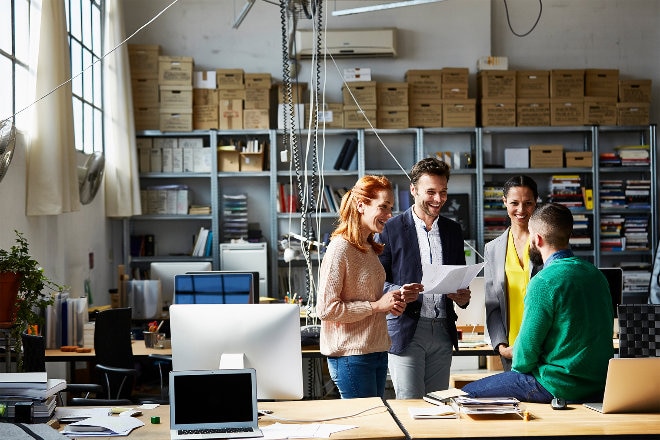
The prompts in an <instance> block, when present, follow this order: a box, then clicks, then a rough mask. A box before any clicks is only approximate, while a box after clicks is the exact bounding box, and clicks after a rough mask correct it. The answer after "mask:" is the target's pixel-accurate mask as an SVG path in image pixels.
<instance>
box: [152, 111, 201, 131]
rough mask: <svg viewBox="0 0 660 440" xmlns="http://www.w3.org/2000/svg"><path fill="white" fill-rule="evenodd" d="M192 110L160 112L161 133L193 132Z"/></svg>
mask: <svg viewBox="0 0 660 440" xmlns="http://www.w3.org/2000/svg"><path fill="white" fill-rule="evenodd" d="M192 120H193V118H192V108H191V109H190V110H189V111H176V112H164V111H161V112H160V124H159V125H160V131H192V129H193V128H192V127H193V121H192Z"/></svg>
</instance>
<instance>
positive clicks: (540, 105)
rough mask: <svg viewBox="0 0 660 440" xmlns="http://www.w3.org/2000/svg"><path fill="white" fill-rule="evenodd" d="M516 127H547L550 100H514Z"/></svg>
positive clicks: (548, 123)
mask: <svg viewBox="0 0 660 440" xmlns="http://www.w3.org/2000/svg"><path fill="white" fill-rule="evenodd" d="M516 125H517V126H518V127H543V126H549V125H550V99H549V98H518V99H517V100H516Z"/></svg>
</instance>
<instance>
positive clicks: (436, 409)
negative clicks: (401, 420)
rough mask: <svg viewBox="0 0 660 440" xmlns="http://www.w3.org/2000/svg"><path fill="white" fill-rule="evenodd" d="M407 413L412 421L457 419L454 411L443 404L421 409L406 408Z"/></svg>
mask: <svg viewBox="0 0 660 440" xmlns="http://www.w3.org/2000/svg"><path fill="white" fill-rule="evenodd" d="M408 412H409V413H410V417H412V418H413V419H455V418H456V417H458V413H456V410H455V409H454V408H452V407H451V406H449V405H446V404H444V403H441V404H437V403H436V404H434V405H433V406H430V407H423V408H422V407H420V408H408Z"/></svg>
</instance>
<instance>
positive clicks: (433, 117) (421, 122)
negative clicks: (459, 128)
mask: <svg viewBox="0 0 660 440" xmlns="http://www.w3.org/2000/svg"><path fill="white" fill-rule="evenodd" d="M408 125H410V127H422V128H430V127H442V104H441V103H439V102H421V101H411V102H410V104H409V105H408Z"/></svg>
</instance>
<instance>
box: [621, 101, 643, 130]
mask: <svg viewBox="0 0 660 440" xmlns="http://www.w3.org/2000/svg"><path fill="white" fill-rule="evenodd" d="M650 109H651V104H650V103H648V102H619V103H618V104H617V105H616V111H617V125H649V111H650Z"/></svg>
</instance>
